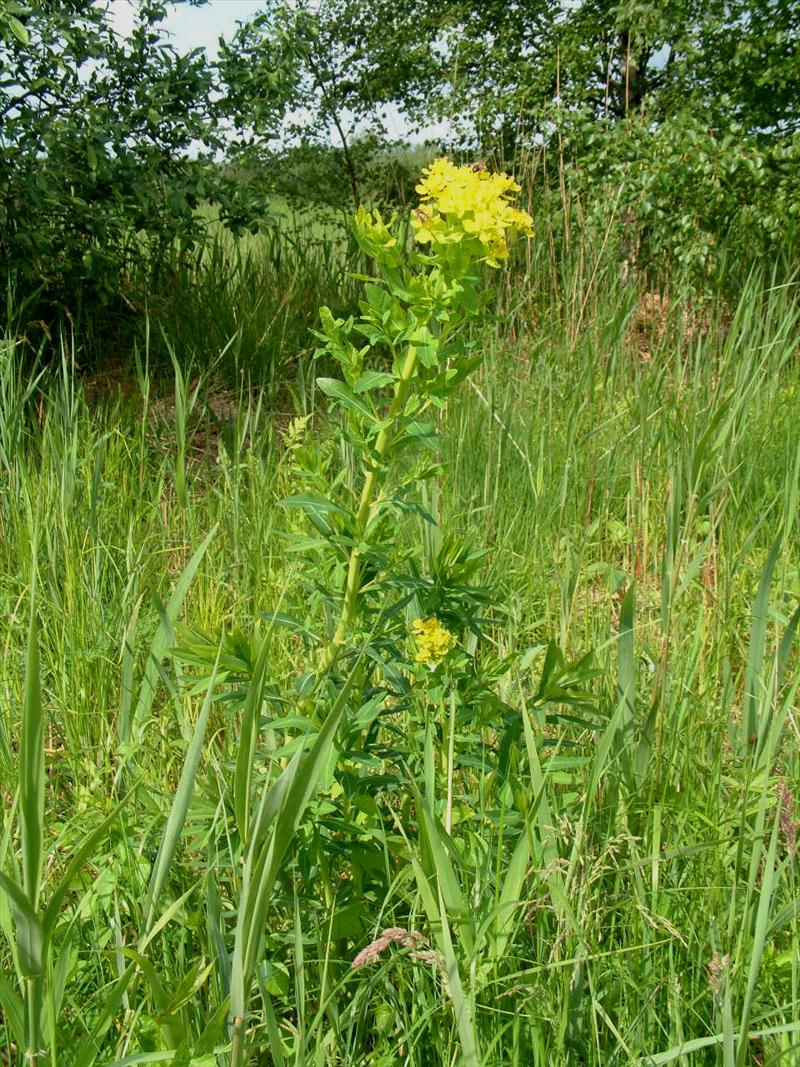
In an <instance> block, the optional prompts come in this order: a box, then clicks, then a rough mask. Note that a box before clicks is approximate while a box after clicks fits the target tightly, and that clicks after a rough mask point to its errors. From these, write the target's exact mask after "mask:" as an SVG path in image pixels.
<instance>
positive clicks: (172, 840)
mask: <svg viewBox="0 0 800 1067" xmlns="http://www.w3.org/2000/svg"><path fill="white" fill-rule="evenodd" d="M221 653H222V645H220V648H219V650H218V652H217V658H216V661H215V663H214V668H213V670H212V672H211V678H210V680H209V683H208V688H207V689H206V695H205V699H204V700H203V704H202V706H201V708H200V714H199V715H198V717H197V722H196V724H195V728H194V733H193V735H192V739H191V742H190V743H189V748H188V750H187V752H186V759H185V761H184V764H183V770H182V771H181V777H180V780H179V782H178V788H177V789H176V791H175V798H174V800H173V802H172V806H171V808H170V812H169V816H168V818H167V822H166V825H165V826H164V832H163V834H162V836H161V843H160V845H159V846H158V853H157V855H156V859H155V862H154V864H153V871H152V874H151V876H150V886H149V889H148V891H147V899H146V901H145V905H144V908H143V912H142V919H141V922H140V924H139V938H138V939H139V943H140V944H141V942H142V941H143V940H144V939H145V938H146V937H147V935H148V933H149V932H150V929H151V927H152V925H153V923H154V921H155V917H156V909H157V907H158V902H159V899H160V897H161V894H162V892H163V890H164V886H165V885H166V881H167V876H168V874H169V869H170V867H171V865H172V860H173V857H174V856H175V853H176V851H177V849H178V844H179V842H180V838H181V834H182V832H183V825H184V823H185V821H186V815H187V813H188V811H189V804H190V803H191V800H192V792H193V790H194V781H195V777H196V776H197V768H198V767H199V766H200V757H201V756H202V753H203V744H204V742H205V736H206V727H207V725H208V717H209V714H210V712H211V702H212V699H213V696H214V684H215V682H216V678H217V667H218V666H219V657H220V655H221Z"/></svg>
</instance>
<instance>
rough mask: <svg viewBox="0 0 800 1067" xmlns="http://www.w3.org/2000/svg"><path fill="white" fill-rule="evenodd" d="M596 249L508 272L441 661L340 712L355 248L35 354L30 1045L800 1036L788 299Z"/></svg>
mask: <svg viewBox="0 0 800 1067" xmlns="http://www.w3.org/2000/svg"><path fill="white" fill-rule="evenodd" d="M559 225H560V224H559ZM545 237H549V239H545ZM562 241H563V233H562V232H561V231H560V230H559V228H558V225H555V224H554V225H553V227H552V229H551V230H550V231H549V234H546V235H545V236H542V232H541V230H539V231H538V232H537V236H536V239H535V240H534V242H532V243H531V245H530V246H529V247H527V248H526V247H524V246H523V247H520V248H519V249H518V250H517V255H516V258H515V260H514V262H513V264H512V265H511V266H510V267H508V268H507V269H504V270H502V271H498V272H494V273H493V275H492V277H491V278H487V280H486V282H485V284H486V285H487V286H488V287H489V288H490V290H491V300H492V303H491V305H490V308H489V314H488V315H486V316H484V318H483V319H482V320H481V321H480V322H476V323H473V324H472V325H469V326H468V327H467V328H466V334H467V336H468V344H469V346H470V347H469V352H470V353H471V355H472V356H475V355H479V356H480V361H479V365H478V366H477V367H476V369H475V370H474V372H473V373H472V376H471V377H469V378H466V379H465V380H464V381H462V382H461V384H460V385H459V386H458V388H457V390H456V391H455V392H454V393H453V394H452V395H451V396H450V397H449V399H448V401H447V403H446V404H443V405H442V406H441V408H440V409H437V410H435V416H434V417H433V418H432V426H431V428H430V430H429V431H427V432H426V434H425V435H424V436H425V437H426V439H427V443H426V448H427V449H428V452H427V453H426V454H427V455H429V456H430V459H429V460H428V461H427V462H428V466H429V467H431V469H430V470H428V471H426V476H425V478H424V479H422V478H420V481H419V490H418V493H417V496H416V498H414V499H412V497H410V496H409V497H408V498H403V501H402V505H403V506H402V507H401V506H400V505H399V504H398V508H397V511H396V513H395V514H394V516H393V518H392V551H393V552H395V553H396V560H397V561H398V562H397V563H396V564H393V566H394V568H395V569H394V571H393V572H392V581H391V582H389V583H387V584H386V586H385V587H384V588H383V593H382V595H383V596H384V597H385V598H386V600H387V602H388V601H391V604H392V615H391V619H392V621H391V626H392V627H393V629H392V630H391V634H390V636H389V637H387V638H386V641H387V645H386V646H385V647H386V648H388V647H389V643H391V646H392V648H393V649H395V652H396V654H397V655H399V656H400V660H402V657H403V655H404V656H405V661H404V662H401V665H400V666H399V667H398V666H397V662H398V661H396V660H392V661H391V663H390V659H389V657H388V653H386V656H385V662H384V663H383V667H382V670H383V671H384V676H382V680H381V682H380V684H378V683H376V682H375V680H374V675H373V674H370V673H368V672H365V669H364V667H363V663H362V658H363V656H361V655H359V656H358V657H356V658H354V659H353V660H352V661H348V662H347V665H346V669H345V667H343V668H342V671H341V674H340V675H337V676H336V679H335V682H336V684H335V686H334V689H333V694H334V695H333V697H332V704H331V705H330V706H329V704H328V703H325V702H324V701H321V698H320V701H321V702H320V703H318V704H317V705H316V706H315V705H314V700H315V698H316V697H317V696H319V694H318V693H317V692H316V690H314V689H313V688H310V687H309V685H308V684H307V683H308V678H307V675H306V674H305V673H304V672H306V671H307V668H308V663H309V658H310V657H311V658H312V659H313V657H314V656H315V655H317V654H318V649H319V647H320V636H319V635H320V634H327V635H328V636H330V634H331V632H332V631H333V629H334V626H335V617H334V616H333V615H332V614H331V608H330V605H331V603H338V601H337V600H336V596H337V594H336V593H335V590H334V591H333V592H332V591H331V582H332V578H331V575H334V576H335V574H336V573H337V572H336V570H335V567H334V568H333V570H330V569H329V570H325V568H324V567H323V565H322V564H321V563H320V562H319V558H320V554H321V552H322V551H323V549H322V546H321V544H320V543H319V538H318V536H317V535H319V536H322V535H324V534H325V530H326V526H325V524H326V522H329V521H330V522H332V521H333V518H331V515H330V512H331V511H332V510H334V509H329V511H325V509H324V508H322V506H321V505H320V504H319V502H318V503H317V505H316V509H315V507H314V506H312V505H310V504H309V501H308V499H305V501H303V500H302V499H301V497H302V495H303V493H304V492H306V490H307V487H308V484H309V480H310V479H312V475H313V478H315V479H317V482H320V481H321V482H326V483H327V484H332V485H335V486H339V487H344V488H346V487H347V486H349V485H350V484H351V483H355V482H356V481H357V475H358V453H357V449H356V448H355V446H354V445H353V442H352V439H351V437H350V436H349V435H348V434H347V433H343V426H345V427H346V424H347V417H346V413H345V416H343V415H342V414H341V413H340V412H339V411H338V410H333V409H332V408H331V405H330V403H329V399H330V398H329V395H328V394H325V392H324V390H322V391H321V389H320V388H319V387H318V386H317V384H316V379H317V378H318V377H324V376H325V375H328V374H329V373H330V366H329V362H330V361H329V357H328V356H325V355H323V356H322V357H320V358H318V359H316V360H315V358H314V355H313V353H314V350H315V348H316V347H317V346H318V344H319V340H318V339H316V338H315V337H314V335H313V333H312V331H314V330H317V331H318V330H319V329H320V326H319V317H318V309H319V307H320V306H321V305H326V304H327V305H330V306H331V308H332V309H333V311H334V314H338V315H342V316H346V315H347V314H349V313H351V312H352V313H356V314H357V302H358V300H359V298H360V295H361V284H362V283H361V282H360V281H359V280H358V279H357V278H353V277H352V272H353V271H354V270H355V271H359V270H360V271H361V272H363V271H364V270H365V269H366V268H365V267H364V265H363V263H361V262H360V261H359V260H358V258H357V253H356V251H355V250H354V249H353V247H352V245H351V244H348V241H347V240H346V238H344V237H331V236H330V234H329V233H328V232H327V231H325V230H322V229H320V228H319V227H317V228H314V229H312V230H309V229H304V228H303V227H302V226H298V227H296V228H293V229H292V230H291V231H288V228H287V227H285V228H284V235H283V237H282V238H281V237H272V238H268V239H267V238H263V239H254V240H253V241H251V242H250V243H249V244H248V245H247V246H246V247H245V246H242V247H239V248H238V249H237V248H234V247H233V246H231V245H229V244H226V243H224V242H220V243H218V244H217V245H216V246H215V247H214V248H213V249H212V250H211V251H210V252H209V253H208V254H207V256H206V257H205V258H204V260H203V261H202V262H201V263H200V264H198V265H197V267H196V268H195V270H194V272H193V273H191V274H188V275H185V276H177V277H176V278H175V279H174V280H173V285H174V292H175V293H177V294H178V295H177V296H174V297H173V298H171V299H170V300H164V301H163V302H162V303H159V301H158V300H154V301H153V302H152V303H151V304H150V305H149V306H148V307H146V308H141V309H139V310H138V311H137V314H138V315H139V316H140V330H139V333H138V340H136V342H135V343H133V342H131V345H130V348H129V349H127V350H124V351H120V352H116V353H114V358H113V359H112V360H110V361H109V362H108V364H107V365H106V367H105V369H102V370H99V371H97V372H85V371H82V370H81V367H80V362H81V349H80V342H79V341H76V340H75V338H74V337H71V336H70V335H69V334H68V333H65V334H64V336H63V337H62V339H61V342H60V355H59V358H57V359H56V360H54V361H51V362H50V363H49V364H46V363H45V361H44V360H39V361H36V360H35V359H34V360H33V361H32V360H31V355H30V351H29V349H28V347H27V346H26V344H25V343H24V339H21V338H20V337H18V336H16V335H14V334H13V333H11V332H10V333H9V335H8V336H7V337H6V338H5V339H4V340H3V341H2V349H0V471H1V472H2V475H1V476H0V605H1V606H2V617H3V619H4V620H5V625H4V626H3V627H2V630H1V631H0V788H2V794H3V805H4V822H3V833H2V839H1V840H0V870H1V871H3V872H5V874H4V881H3V889H4V891H5V892H4V893H3V895H2V897H0V930H2V934H3V941H2V949H0V953H1V954H2V962H3V967H2V976H0V1013H1V1015H0V1050H1V1051H0V1061H1V1062H2V1063H4V1064H9V1065H11V1064H14V1065H16V1064H22V1063H31V1064H33V1063H37V1064H45V1063H47V1064H50V1065H52V1067H56V1065H63V1067H72V1065H75V1067H88V1065H91V1064H104V1065H111V1064H114V1065H118V1067H122V1065H128V1064H131V1065H132V1064H138V1063H172V1064H176V1065H178V1064H181V1065H190V1064H191V1065H197V1067H199V1065H203V1067H211V1065H215V1064H228V1063H233V1064H241V1063H243V1062H245V1059H247V1058H248V1057H249V1059H248V1062H250V1063H253V1064H274V1065H277V1067H284V1065H286V1067H288V1065H290V1064H291V1065H297V1067H300V1065H308V1067H311V1065H314V1067H317V1065H318V1067H329V1065H331V1067H332V1065H334V1064H340V1065H348V1067H350V1065H352V1067H367V1065H370V1067H377V1065H382V1067H390V1065H391V1067H394V1065H400V1064H404V1065H406V1064H407V1065H414V1067H437V1065H442V1067H444V1065H446V1064H448V1065H452V1064H457V1063H458V1064H464V1065H467V1067H476V1065H478V1064H481V1065H487V1067H491V1065H498V1067H499V1065H520V1067H523V1065H531V1064H536V1065H539V1064H542V1065H544V1064H548V1065H554V1067H556V1065H561V1064H576V1065H577V1064H582V1065H583V1064H585V1065H603V1067H607V1065H611V1064H628V1063H639V1064H643V1065H645V1064H647V1065H656V1064H666V1063H676V1064H684V1065H689V1064H721V1065H724V1067H744V1065H745V1064H764V1065H766V1064H791V1063H797V1062H800V1023H798V1021H797V1020H798V1018H800V929H799V927H798V913H799V911H800V908H799V907H798V899H799V898H798V874H800V871H799V870H798V860H797V851H796V835H797V830H798V825H799V824H798V819H800V759H799V758H798V756H799V749H798V742H799V741H800V720H799V719H798V708H797V687H798V682H800V675H799V674H798V669H797V667H798V662H797V653H796V647H795V632H796V629H797V624H798V620H799V619H800V614H798V596H799V594H800V554H799V553H798V537H797V533H798V494H799V492H800V449H798V436H797V428H798V423H799V422H800V389H798V369H799V368H798V356H799V355H800V352H799V350H798V302H797V284H796V282H795V281H794V280H793V279H792V277H791V275H790V274H789V273H788V272H787V271H785V270H783V269H780V264H779V263H778V261H777V259H776V260H775V261H773V262H770V263H767V264H764V263H761V264H759V263H755V264H754V265H752V266H750V265H748V266H747V267H741V266H740V265H738V264H736V263H732V264H731V265H730V270H729V274H728V276H727V282H728V283H727V284H725V285H723V284H721V283H720V284H719V285H718V286H717V287H716V288H709V289H708V290H706V291H705V292H703V293H698V291H697V290H696V288H695V289H693V288H692V287H690V286H688V285H686V286H684V285H683V284H682V283H681V281H680V279H678V278H676V279H674V280H671V281H670V282H669V284H667V283H666V282H664V280H663V279H662V280H661V284H660V285H657V284H656V282H653V281H646V280H645V279H644V278H643V277H641V276H640V275H638V274H637V273H636V272H632V271H628V270H626V269H624V264H623V262H622V259H621V256H620V254H619V252H618V250H614V249H612V248H610V247H608V246H607V245H606V243H605V242H604V240H603V233H602V232H600V234H599V235H598V234H597V233H594V234H593V233H591V232H589V231H588V229H587V231H586V233H585V234H583V235H582V234H581V233H580V230H579V229H577V228H576V229H575V231H574V233H573V236H572V241H571V243H570V246H569V249H565V248H564V247H562V246H561V242H562ZM557 244H558V246H559V247H558V248H556V245H557ZM737 272H738V273H737ZM109 368H113V373H112V372H111V370H110V369H109ZM327 380H330V379H327ZM398 463H399V466H400V469H401V470H403V469H405V468H404V465H405V464H408V471H410V472H411V474H413V473H414V468H413V463H412V460H411V459H410V458H408V459H407V458H406V453H405V452H403V453H401V455H400V458H399V460H398ZM298 471H300V473H298ZM309 472H311V473H309ZM303 479H305V480H303ZM287 501H288V502H289V506H288V507H287ZM298 501H300V503H298ZM292 502H294V504H292ZM309 523H311V534H312V536H309ZM315 537H317V539H316V540H315ZM393 558H395V557H393ZM376 566H377V564H376ZM431 605H433V607H432V608H431ZM426 606H427V608H426ZM429 611H430V613H431V614H435V615H436V616H437V617H439V618H446V619H447V620H449V621H448V625H449V628H450V630H451V631H452V632H453V634H454V636H455V640H456V645H457V648H456V650H455V651H454V652H453V656H454V657H455V658H454V660H453V662H454V664H455V665H454V666H453V667H452V669H451V672H450V674H449V675H447V676H446V677H444V678H442V679H441V680H440V675H439V673H436V672H430V671H429V672H427V674H426V673H425V669H424V668H420V667H419V665H416V666H415V664H414V656H413V641H412V638H411V636H410V635H411V633H412V624H413V621H414V620H415V619H416V618H418V617H419V616H420V615H423V616H424V615H427V614H428V612H429ZM387 613H388V609H387ZM387 617H388V614H387ZM380 618H381V620H383V615H381V616H380ZM376 625H377V624H376ZM380 625H381V626H384V625H386V626H387V627H388V626H389V623H388V622H384V621H381V623H380ZM388 633H389V631H388V629H387V634H388ZM362 639H363V641H365V642H366V640H367V639H366V638H364V637H363V635H359V640H362ZM404 642H405V644H404ZM370 647H373V646H370ZM383 647H384V646H381V648H383ZM397 649H399V650H400V651H399V652H397V651H396V650H397ZM394 654H395V653H393V655H394ZM382 662H383V661H382ZM351 667H352V669H351ZM448 669H449V668H448ZM434 676H435V679H434ZM431 679H434V680H431ZM309 693H310V696H309ZM336 694H338V695H336ZM454 694H455V695H454ZM326 699H327V698H326ZM323 705H324V706H323ZM330 707H332V708H333V711H335V712H336V715H337V716H338V717H336V718H335V719H334V718H331V715H332V714H333V711H331V710H330ZM270 787H271V788H272V792H270V791H269V789H270ZM19 887H22V889H20V888H19ZM254 887H255V888H254ZM354 963H355V966H354ZM237 998H238V1001H237ZM235 1002H238V1003H243V1004H244V1005H245V1007H246V1021H245V1022H242V1019H244V1018H245V1015H243V1014H242V1013H237V1012H235V1011H233V1010H232V1008H231V1004H232V1003H235Z"/></svg>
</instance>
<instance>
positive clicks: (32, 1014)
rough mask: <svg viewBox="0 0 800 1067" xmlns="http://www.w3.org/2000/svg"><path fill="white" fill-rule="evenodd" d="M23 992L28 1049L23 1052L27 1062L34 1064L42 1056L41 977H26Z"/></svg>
mask: <svg viewBox="0 0 800 1067" xmlns="http://www.w3.org/2000/svg"><path fill="white" fill-rule="evenodd" d="M25 986H26V988H25V993H26V998H25V999H26V1001H27V1009H28V1033H27V1044H28V1050H27V1052H26V1054H25V1060H26V1062H27V1063H30V1064H33V1065H34V1067H35V1065H36V1064H37V1063H38V1062H39V1061H40V1060H41V1059H43V1058H44V1056H45V1052H44V1051H43V1049H42V1027H41V1019H42V992H43V990H42V979H41V977H40V976H39V977H36V978H28V979H27V980H26V983H25Z"/></svg>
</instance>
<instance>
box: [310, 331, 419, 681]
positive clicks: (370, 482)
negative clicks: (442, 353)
mask: <svg viewBox="0 0 800 1067" xmlns="http://www.w3.org/2000/svg"><path fill="white" fill-rule="evenodd" d="M416 369H417V350H416V348H414V347H413V346H412V347H411V348H409V350H408V353H407V355H406V358H405V361H404V362H403V367H402V369H401V371H400V377H399V378H398V380H397V383H396V385H395V388H394V396H393V398H392V402H391V404H390V405H389V410H388V411H387V413H386V421H387V423H388V425H386V426H384V428H383V429H382V430H381V431H380V433H379V434H378V436H377V437H376V439H375V459H374V461H373V465H372V467H371V469H370V470H369V471H368V472H367V475H366V477H365V479H364V487H363V489H362V491H361V500H360V502H359V506H358V511H357V512H356V522H355V531H354V541H355V544H354V545H353V548H352V550H351V552H350V560H349V562H348V567H347V580H346V583H345V590H344V601H343V603H342V612H341V615H340V616H339V622H338V625H337V627H336V630H335V632H334V634H333V637H332V638H331V639H330V641H329V642H328V644H327V646H326V647H325V650H324V652H323V653H322V657H321V658H320V661H319V666H318V668H317V679H318V680H319V679H320V678H322V677H324V675H325V674H327V672H328V671H329V670H330V669H331V667H333V665H334V664H335V663H336V660H337V659H338V658H339V655H340V653H341V651H342V648H343V647H344V643H345V640H346V638H347V633H348V631H349V629H350V628H351V626H352V624H353V622H354V620H355V617H356V613H357V610H358V596H359V593H360V592H361V549H360V547H359V544H360V541H361V538H362V537H363V535H364V533H365V531H366V529H367V527H368V526H369V521H370V519H371V517H372V507H373V504H374V502H375V494H376V492H377V490H378V489H379V488H380V486H381V485H382V482H383V480H384V475H383V472H382V471H381V460H382V459H383V456H384V454H385V452H386V449H387V448H388V446H389V444H390V442H391V440H392V437H393V436H394V432H395V429H396V425H397V420H398V419H399V418H400V416H401V415H402V413H403V409H404V408H405V406H406V400H407V399H408V392H409V389H410V387H411V382H412V380H413V377H414V372H415V371H416Z"/></svg>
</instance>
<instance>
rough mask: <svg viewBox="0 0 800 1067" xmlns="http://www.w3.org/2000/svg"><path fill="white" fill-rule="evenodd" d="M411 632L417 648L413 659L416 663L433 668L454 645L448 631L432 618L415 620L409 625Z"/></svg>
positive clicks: (454, 640)
mask: <svg viewBox="0 0 800 1067" xmlns="http://www.w3.org/2000/svg"><path fill="white" fill-rule="evenodd" d="M411 632H412V634H413V636H414V644H415V645H416V646H417V654H416V656H415V657H414V659H415V660H416V661H417V663H428V664H433V665H434V666H435V665H436V664H437V663H441V661H442V660H443V659H444V658H445V656H446V655H447V653H448V652H449V651H450V650H451V649H452V648H453V646H454V645H455V643H456V639H455V637H453V635H452V634H451V633H450V631H449V630H446V629H445V628H444V626H442V624H441V623H440V622H439V620H438V619H434V618H430V619H415V620H414V622H412V623H411Z"/></svg>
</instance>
